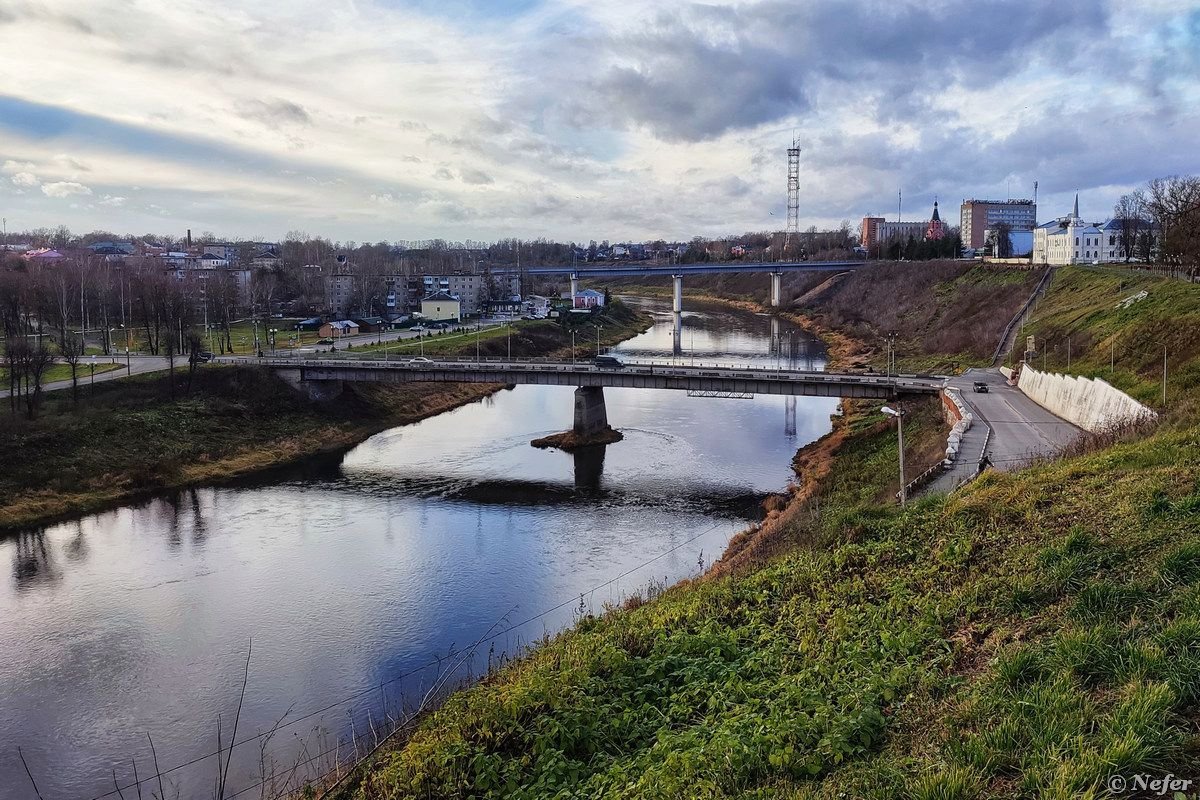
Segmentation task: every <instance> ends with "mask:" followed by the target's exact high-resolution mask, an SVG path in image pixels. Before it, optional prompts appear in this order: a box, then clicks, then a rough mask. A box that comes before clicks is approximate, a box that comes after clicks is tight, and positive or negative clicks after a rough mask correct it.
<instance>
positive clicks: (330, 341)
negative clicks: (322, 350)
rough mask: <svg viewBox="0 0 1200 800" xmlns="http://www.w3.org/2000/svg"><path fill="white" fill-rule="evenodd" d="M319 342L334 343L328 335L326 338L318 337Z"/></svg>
mask: <svg viewBox="0 0 1200 800" xmlns="http://www.w3.org/2000/svg"><path fill="white" fill-rule="evenodd" d="M317 344H333V339H330V338H328V337H327V338H325V339H317Z"/></svg>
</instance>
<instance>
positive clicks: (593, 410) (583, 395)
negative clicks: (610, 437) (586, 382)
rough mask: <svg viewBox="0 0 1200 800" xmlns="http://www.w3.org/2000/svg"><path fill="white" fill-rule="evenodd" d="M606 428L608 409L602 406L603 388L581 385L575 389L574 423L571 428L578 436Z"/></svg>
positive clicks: (592, 434) (595, 432) (591, 433)
mask: <svg viewBox="0 0 1200 800" xmlns="http://www.w3.org/2000/svg"><path fill="white" fill-rule="evenodd" d="M607 428H608V411H607V409H606V408H605V407H604V388H603V387H601V386H581V387H579V388H578V389H576V390H575V425H574V427H573V428H572V430H573V431H574V432H575V433H576V434H578V435H580V436H594V435H595V434H597V433H600V432H601V431H604V430H607Z"/></svg>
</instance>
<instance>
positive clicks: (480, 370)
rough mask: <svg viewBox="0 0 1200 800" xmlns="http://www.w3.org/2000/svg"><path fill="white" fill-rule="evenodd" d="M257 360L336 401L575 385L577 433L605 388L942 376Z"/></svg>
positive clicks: (791, 390)
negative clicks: (353, 386) (349, 392)
mask: <svg viewBox="0 0 1200 800" xmlns="http://www.w3.org/2000/svg"><path fill="white" fill-rule="evenodd" d="M256 363H259V364H262V365H264V366H267V367H269V368H271V369H273V370H275V371H276V372H278V373H279V374H280V375H281V376H282V377H283V378H284V379H285V380H287V381H288V382H289V383H291V384H292V385H293V386H295V387H297V388H299V389H302V390H304V391H306V392H308V393H309V395H310V396H311V397H313V398H315V399H323V398H332V397H335V396H337V394H339V393H340V392H341V389H342V385H343V384H344V383H345V382H346V381H351V382H370V383H411V382H436V383H503V384H534V385H539V386H574V387H576V391H575V430H576V431H577V432H579V433H583V434H588V433H593V432H595V431H597V430H601V429H603V428H605V427H607V425H608V419H607V412H606V410H605V407H604V387H606V386H612V387H621V388H632V389H680V390H685V391H688V392H691V393H696V394H705V395H710V396H739V395H740V396H746V395H754V394H777V395H791V396H809V397H853V398H871V399H877V400H891V399H895V398H897V397H903V396H910V395H930V394H937V393H938V392H939V391H941V389H942V386H943V383H944V380H943V379H942V378H937V377H932V376H925V375H892V376H884V375H877V374H863V373H832V372H810V371H804V370H790V369H770V368H762V367H735V366H714V365H704V364H701V365H681V364H670V363H661V362H660V363H637V362H630V363H627V364H626V365H624V366H623V367H618V368H614V367H604V366H597V365H595V364H593V363H591V362H590V361H577V362H571V361H541V360H527V359H511V360H510V359H496V360H480V361H476V360H469V359H454V360H447V361H431V360H416V359H410V360H402V361H376V360H370V361H368V360H365V359H281V358H277V359H264V360H262V361H258V362H256Z"/></svg>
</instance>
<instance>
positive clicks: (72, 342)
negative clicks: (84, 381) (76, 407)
mask: <svg viewBox="0 0 1200 800" xmlns="http://www.w3.org/2000/svg"><path fill="white" fill-rule="evenodd" d="M83 350H84V340H83V336H82V335H80V336H76V335H75V334H74V333H67V335H66V336H65V337H64V338H62V339H59V341H58V352H59V353H61V354H62V357H63V360H64V361H66V362H67V364H68V365H69V366H70V367H71V400H73V401H75V402H78V401H79V359H80V358H82V357H83Z"/></svg>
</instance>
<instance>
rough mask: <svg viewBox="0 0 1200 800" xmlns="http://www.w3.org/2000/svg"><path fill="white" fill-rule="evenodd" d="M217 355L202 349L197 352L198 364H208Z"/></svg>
mask: <svg viewBox="0 0 1200 800" xmlns="http://www.w3.org/2000/svg"><path fill="white" fill-rule="evenodd" d="M216 357H217V354H216V353H212V352H209V351H208V350H202V351H200V352H199V353H196V363H197V364H207V363H208V362H210V361H212V360H213V359H214V358H216Z"/></svg>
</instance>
